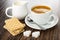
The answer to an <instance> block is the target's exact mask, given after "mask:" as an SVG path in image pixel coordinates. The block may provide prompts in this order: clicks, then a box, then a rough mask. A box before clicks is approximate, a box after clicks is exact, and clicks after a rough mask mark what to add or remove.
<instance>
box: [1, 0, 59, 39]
mask: <svg viewBox="0 0 60 40" xmlns="http://www.w3.org/2000/svg"><path fill="white" fill-rule="evenodd" d="M6 1H7V0H0V40H60V20H59V22H58V24H57V25H56V26H54V27H53V28H50V29H48V30H45V31H40V32H41V35H40V36H39V37H38V38H32V37H31V36H30V37H24V36H23V33H21V34H19V35H17V36H15V37H13V36H12V35H11V34H10V33H9V32H8V31H7V30H5V29H4V28H3V26H4V24H5V23H4V21H5V20H6V19H8V17H7V16H6V15H5V9H6V8H7V6H6V5H7V2H6ZM25 30H31V31H32V32H33V31H38V30H34V29H32V28H29V27H28V26H26V27H25Z"/></svg>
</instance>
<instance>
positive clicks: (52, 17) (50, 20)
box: [48, 14, 56, 23]
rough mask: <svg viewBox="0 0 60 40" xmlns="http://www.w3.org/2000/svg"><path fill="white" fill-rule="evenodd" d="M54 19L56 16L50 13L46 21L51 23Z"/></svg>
mask: <svg viewBox="0 0 60 40" xmlns="http://www.w3.org/2000/svg"><path fill="white" fill-rule="evenodd" d="M55 19H56V16H55V15H54V14H52V15H51V16H50V19H49V21H48V23H53V22H54V20H55Z"/></svg>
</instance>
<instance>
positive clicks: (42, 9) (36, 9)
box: [31, 6, 51, 14]
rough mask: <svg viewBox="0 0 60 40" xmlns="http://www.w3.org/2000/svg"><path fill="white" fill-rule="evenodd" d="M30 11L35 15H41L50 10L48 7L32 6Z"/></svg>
mask: <svg viewBox="0 0 60 40" xmlns="http://www.w3.org/2000/svg"><path fill="white" fill-rule="evenodd" d="M31 10H32V11H33V12H35V13H37V14H41V13H46V12H48V11H50V10H51V8H50V7H48V6H34V7H33V8H32V9H31Z"/></svg>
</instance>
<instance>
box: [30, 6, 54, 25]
mask: <svg viewBox="0 0 60 40" xmlns="http://www.w3.org/2000/svg"><path fill="white" fill-rule="evenodd" d="M45 6H46V5H45ZM48 7H49V6H48ZM52 14H54V13H53V10H52V9H51V10H50V11H48V12H46V13H42V14H38V13H35V12H33V11H30V14H29V18H30V19H31V20H33V22H34V23H37V24H38V25H43V24H46V23H49V22H53V19H52V21H49V20H51V17H52V16H53V15H52Z"/></svg>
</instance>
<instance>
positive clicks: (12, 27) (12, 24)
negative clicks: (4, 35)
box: [4, 18, 25, 36]
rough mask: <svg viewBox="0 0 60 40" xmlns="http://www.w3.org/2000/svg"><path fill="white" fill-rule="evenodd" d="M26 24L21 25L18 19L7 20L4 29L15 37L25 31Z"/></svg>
mask: <svg viewBox="0 0 60 40" xmlns="http://www.w3.org/2000/svg"><path fill="white" fill-rule="evenodd" d="M24 27H25V24H23V23H21V22H20V21H19V20H18V19H17V18H11V19H7V20H5V25H4V28H5V29H7V30H8V31H9V32H10V33H11V34H12V35H13V36H14V35H17V34H19V33H21V32H22V31H23V30H24Z"/></svg>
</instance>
